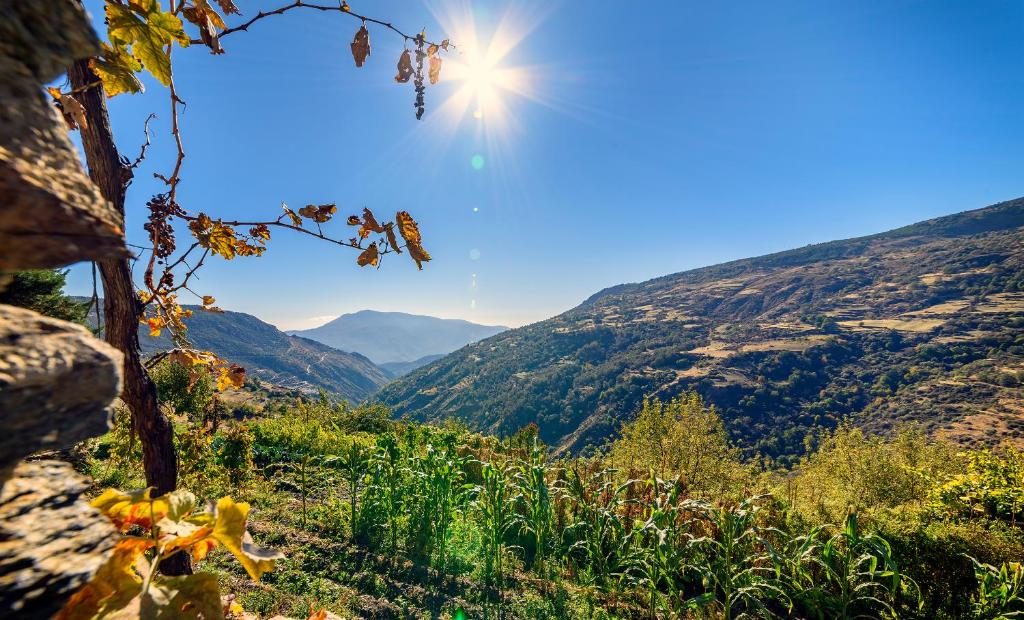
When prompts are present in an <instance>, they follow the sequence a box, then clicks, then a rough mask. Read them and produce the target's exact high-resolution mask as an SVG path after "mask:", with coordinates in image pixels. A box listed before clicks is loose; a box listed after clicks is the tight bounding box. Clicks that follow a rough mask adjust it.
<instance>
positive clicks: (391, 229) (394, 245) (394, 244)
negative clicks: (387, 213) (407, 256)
mask: <svg viewBox="0 0 1024 620" xmlns="http://www.w3.org/2000/svg"><path fill="white" fill-rule="evenodd" d="M384 232H385V233H386V234H387V237H388V245H389V246H391V249H392V250H394V251H395V252H398V253H399V254H401V253H402V248H400V247H399V246H398V238H397V237H395V225H394V224H393V223H391V222H388V224H387V226H385V227H384Z"/></svg>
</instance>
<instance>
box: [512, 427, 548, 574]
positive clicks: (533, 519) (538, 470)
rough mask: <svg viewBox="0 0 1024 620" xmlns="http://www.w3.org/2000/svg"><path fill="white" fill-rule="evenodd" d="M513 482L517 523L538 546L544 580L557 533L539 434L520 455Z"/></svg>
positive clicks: (536, 565)
mask: <svg viewBox="0 0 1024 620" xmlns="http://www.w3.org/2000/svg"><path fill="white" fill-rule="evenodd" d="M516 467H517V471H516V473H515V476H514V483H515V487H516V492H517V495H518V498H517V499H518V503H519V505H520V514H519V515H518V516H517V523H518V525H519V529H520V532H521V533H522V534H525V535H526V536H528V537H529V538H530V539H531V541H532V543H533V548H534V550H535V552H534V557H533V567H534V568H535V569H536V571H537V574H539V575H540V577H541V580H542V581H543V582H544V583H546V582H547V579H548V570H547V558H548V551H549V549H550V547H551V543H552V536H553V533H554V522H553V515H552V511H551V488H550V486H549V485H548V482H547V465H546V463H545V449H544V447H543V445H542V444H541V443H540V441H539V440H538V439H537V437H536V436H534V437H533V441H532V443H531V445H530V447H529V452H528V453H527V454H526V456H525V457H523V458H521V459H518V460H517V463H516Z"/></svg>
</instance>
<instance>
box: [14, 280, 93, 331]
mask: <svg viewBox="0 0 1024 620" xmlns="http://www.w3.org/2000/svg"><path fill="white" fill-rule="evenodd" d="M67 275H68V272H67V271H66V270H63V271H62V270H59V269H33V270H30V271H17V272H15V273H13V274H11V281H10V283H9V284H8V285H7V288H5V289H2V290H0V304H8V305H11V306H20V307H22V308H28V309H29V310H33V311H35V312H38V313H39V314H43V315H46V316H52V317H53V318H55V319H62V320H65V321H71V322H72V323H82V322H84V321H85V314H86V312H88V310H89V304H88V303H82V302H78V301H75V300H74V299H72V298H71V297H68V296H67V295H65V294H64V281H65V278H67Z"/></svg>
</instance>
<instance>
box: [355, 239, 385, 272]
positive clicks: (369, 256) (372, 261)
mask: <svg viewBox="0 0 1024 620" xmlns="http://www.w3.org/2000/svg"><path fill="white" fill-rule="evenodd" d="M379 261H380V255H379V253H378V252H377V242H376V241H375V242H373V243H371V244H370V247H368V248H366V249H365V250H363V251H362V253H361V254H360V255H359V257H358V258H357V259H356V264H357V265H359V266H360V267H365V266H367V265H373V266H374V267H376V266H377V263H378V262H379Z"/></svg>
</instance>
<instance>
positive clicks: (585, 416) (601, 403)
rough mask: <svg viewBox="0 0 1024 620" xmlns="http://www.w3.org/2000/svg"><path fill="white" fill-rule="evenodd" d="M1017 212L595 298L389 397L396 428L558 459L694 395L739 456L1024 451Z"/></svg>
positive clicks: (1023, 265)
mask: <svg viewBox="0 0 1024 620" xmlns="http://www.w3.org/2000/svg"><path fill="white" fill-rule="evenodd" d="M1022 226H1024V199H1017V200H1013V201H1009V202H1005V203H1000V204H998V205H994V206H991V207H988V208H984V209H978V210H975V211H968V212H964V213H959V214H956V215H951V216H947V217H941V218H937V219H933V220H928V221H925V222H920V223H917V224H913V225H911V226H906V227H903V228H899V229H896V230H893V231H889V232H886V233H880V234H876V235H871V236H868V237H860V238H856V239H847V240H843V241H833V242H830V243H823V244H818V245H812V246H807V247H804V248H800V249H795V250H790V251H787V252H779V253H776V254H770V255H767V256H761V257H758V258H750V259H744V260H737V261H733V262H729V263H724V264H720V265H715V266H711V267H704V268H701V269H694V270H691V271H684V272H682V273H675V274H672V275H668V276H664V277H660V278H656V279H653V280H650V281H647V282H641V283H636V284H624V285H619V286H614V287H611V288H608V289H605V290H603V291H601V292H599V293H597V294H595V295H593V296H592V297H590V298H589V299H587V300H586V301H585V302H584V303H582V304H581V305H580V306H578V307H576V308H574V309H572V310H570V311H568V312H565V313H563V314H560V315H558V316H556V317H554V318H551V319H548V320H545V321H541V322H539V323H535V324H532V325H528V326H526V327H521V328H518V329H513V330H510V331H507V332H504V333H501V334H499V335H497V336H493V337H491V338H488V339H486V340H483V341H481V342H477V343H475V344H471V345H469V346H466V347H464V348H462V349H460V350H458V351H456V352H455V353H452V354H450V355H448V356H446V357H444V358H442V359H440V360H438V361H436V362H433V363H432V364H429V365H427V366H424V367H423V368H420V369H418V370H415V371H413V372H411V373H410V374H408V375H406V376H404V377H402V378H401V379H398V380H397V381H395V382H393V383H391V384H389V385H387V386H385V387H384V388H383V389H382V390H381V391H380V392H379V394H378V396H377V398H378V399H379V400H380V401H382V402H384V403H385V404H388V405H390V406H391V407H393V408H394V410H395V413H396V415H402V414H408V415H409V416H411V417H412V418H414V419H419V420H437V419H441V418H446V417H454V418H459V419H461V420H464V421H466V422H467V423H469V424H470V426H472V427H475V428H478V429H481V430H485V431H489V432H498V433H510V432H514V431H515V430H517V429H519V428H520V427H522V426H524V425H526V424H529V423H531V422H533V423H537V424H538V425H539V427H540V433H541V437H542V438H543V439H544V440H545V441H546V442H548V443H549V444H552V445H554V446H556V447H557V449H558V450H559V451H562V452H580V451H586V450H587V449H588V447H590V446H594V445H598V444H600V443H601V442H603V441H604V440H605V439H606V438H608V437H609V436H612V435H613V434H614V433H615V432H616V429H617V428H618V426H619V424H620V423H621V422H622V421H623V420H626V419H628V418H629V417H630V416H632V415H633V414H634V413H635V412H636V411H637V409H638V407H639V405H640V403H641V401H642V399H643V398H644V397H645V396H657V397H660V398H670V397H672V396H674V395H677V394H680V393H682V392H685V391H687V390H690V389H694V390H697V391H698V392H700V393H701V394H702V395H703V396H704V397H705V398H706V399H707V400H709V401H710V402H712V403H714V404H715V405H717V406H718V407H719V409H720V411H721V413H722V415H723V418H724V419H725V421H726V425H727V427H728V429H729V431H730V433H731V435H732V437H733V439H734V440H735V441H736V442H737V444H738V445H739V446H741V447H742V448H744V449H745V450H746V451H747V453H748V454H763V455H767V456H771V457H775V458H778V459H781V460H782V461H783V462H794V459H795V458H796V457H797V456H798V455H799V454H801V453H802V452H804V450H805V449H806V445H805V441H807V442H809V443H810V444H813V441H814V438H815V436H816V433H817V432H818V431H820V430H821V429H824V428H831V427H834V426H835V425H836V424H837V423H839V422H840V421H842V420H850V421H851V422H853V423H854V424H857V425H861V426H864V427H866V428H868V429H870V430H872V431H880V432H884V431H887V430H889V429H892V428H893V427H894V426H895V425H898V424H902V423H907V422H913V423H917V424H921V425H922V426H923V427H924V428H925V429H927V430H928V431H930V432H932V433H935V434H938V435H942V436H946V437H949V438H952V439H954V440H956V441H960V442H963V443H965V444H991V443H994V442H996V441H999V440H1002V439H1010V440H1012V441H1016V442H1018V443H1024V388H1022V387H1021V383H1022V382H1024V229H1022V228H1021V227H1022Z"/></svg>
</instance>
